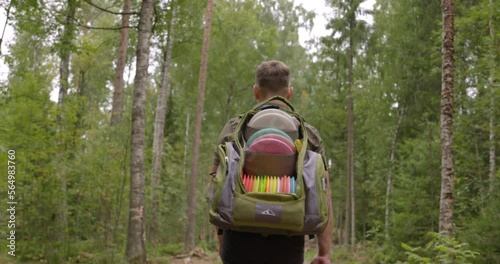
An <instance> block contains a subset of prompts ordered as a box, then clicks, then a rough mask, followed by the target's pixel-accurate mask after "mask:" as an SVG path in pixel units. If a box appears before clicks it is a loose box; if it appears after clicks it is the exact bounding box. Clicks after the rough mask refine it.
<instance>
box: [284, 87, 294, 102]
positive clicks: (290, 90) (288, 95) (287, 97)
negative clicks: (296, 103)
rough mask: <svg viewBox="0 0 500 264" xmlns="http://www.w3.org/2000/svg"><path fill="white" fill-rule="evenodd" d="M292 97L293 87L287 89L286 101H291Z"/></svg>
mask: <svg viewBox="0 0 500 264" xmlns="http://www.w3.org/2000/svg"><path fill="white" fill-rule="evenodd" d="M292 95H293V87H289V88H288V94H287V95H286V99H287V100H288V101H290V99H292Z"/></svg>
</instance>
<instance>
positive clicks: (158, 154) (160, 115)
mask: <svg viewBox="0 0 500 264" xmlns="http://www.w3.org/2000/svg"><path fill="white" fill-rule="evenodd" d="M176 13H177V7H173V10H172V18H171V20H170V30H169V32H168V43H167V47H166V48H165V51H164V56H163V72H162V79H161V86H160V89H158V90H159V92H158V102H157V105H156V117H155V125H154V126H155V127H154V136H153V168H152V173H151V174H152V180H151V189H152V206H151V210H152V220H151V226H150V228H151V230H150V234H151V235H150V236H151V240H152V241H155V240H156V233H157V231H158V218H159V212H160V196H161V192H160V186H161V177H160V175H161V170H162V153H163V134H164V130H165V116H166V114H167V101H168V100H167V97H168V94H169V87H170V86H169V79H170V61H171V58H172V48H173V46H174V28H175V19H176Z"/></svg>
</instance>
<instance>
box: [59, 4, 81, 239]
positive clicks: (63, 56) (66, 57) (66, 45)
mask: <svg viewBox="0 0 500 264" xmlns="http://www.w3.org/2000/svg"><path fill="white" fill-rule="evenodd" d="M67 8H68V9H67V12H68V13H67V15H66V21H65V24H64V29H63V33H62V37H61V46H60V50H59V58H60V62H59V98H58V101H57V104H58V105H59V107H60V108H61V113H64V99H65V98H66V95H67V93H68V88H69V80H68V79H69V63H70V58H71V46H72V43H71V42H72V41H73V38H74V35H75V25H74V24H73V18H74V16H75V12H76V1H75V0H69V1H68V7H67ZM57 119H58V120H59V124H58V130H63V125H62V124H63V123H62V114H61V115H59V116H57ZM60 144H61V148H60V150H59V153H58V159H59V160H64V159H65V158H64V156H65V155H64V153H65V151H66V146H65V145H66V142H65V139H64V138H62V139H61V141H60ZM57 174H58V176H59V179H60V184H61V186H60V187H61V197H60V199H58V200H59V208H58V210H57V220H56V223H57V226H58V227H57V229H58V232H57V237H58V240H60V241H66V234H67V230H68V218H67V211H68V208H67V184H68V179H67V178H66V175H67V173H65V172H64V171H59V172H58V173H57Z"/></svg>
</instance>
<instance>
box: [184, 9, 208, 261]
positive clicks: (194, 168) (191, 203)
mask: <svg viewBox="0 0 500 264" xmlns="http://www.w3.org/2000/svg"><path fill="white" fill-rule="evenodd" d="M213 8H214V0H208V1H207V13H206V15H205V29H204V31H203V44H202V45H203V46H202V49H201V63H200V74H199V77H198V78H199V79H198V100H197V103H196V120H195V129H194V139H193V154H192V155H193V156H192V159H191V175H190V181H189V192H188V197H187V200H188V223H187V226H186V233H185V237H184V249H185V250H186V251H189V250H190V249H192V248H193V247H194V245H195V234H196V230H195V229H196V193H197V189H198V188H197V183H198V163H199V152H200V141H201V121H202V118H203V101H204V99H205V85H206V77H207V66H208V48H209V46H210V31H211V29H212V14H213Z"/></svg>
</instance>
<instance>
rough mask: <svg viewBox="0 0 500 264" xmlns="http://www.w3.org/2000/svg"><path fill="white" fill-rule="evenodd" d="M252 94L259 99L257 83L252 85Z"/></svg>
mask: <svg viewBox="0 0 500 264" xmlns="http://www.w3.org/2000/svg"><path fill="white" fill-rule="evenodd" d="M253 96H254V97H255V99H256V100H257V101H258V100H259V99H260V91H259V87H257V85H255V84H254V85H253Z"/></svg>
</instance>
